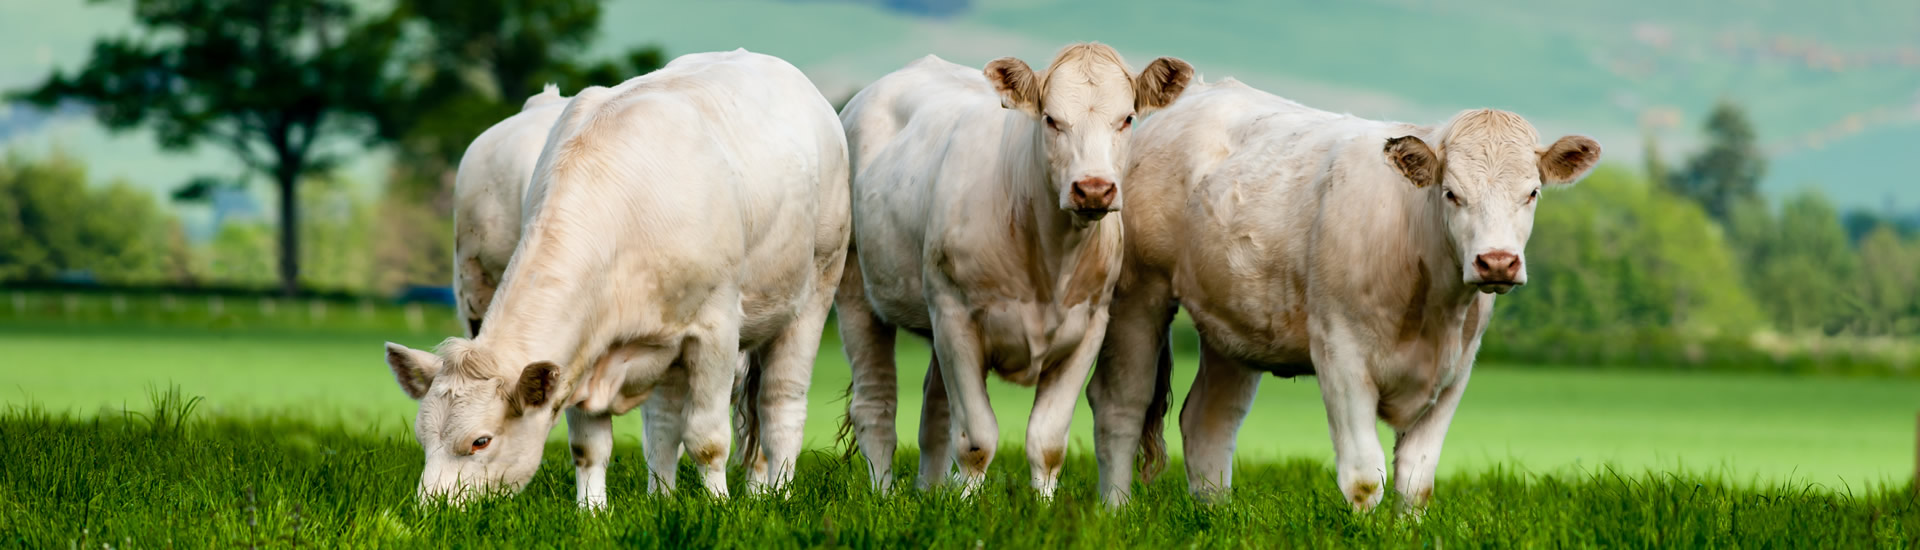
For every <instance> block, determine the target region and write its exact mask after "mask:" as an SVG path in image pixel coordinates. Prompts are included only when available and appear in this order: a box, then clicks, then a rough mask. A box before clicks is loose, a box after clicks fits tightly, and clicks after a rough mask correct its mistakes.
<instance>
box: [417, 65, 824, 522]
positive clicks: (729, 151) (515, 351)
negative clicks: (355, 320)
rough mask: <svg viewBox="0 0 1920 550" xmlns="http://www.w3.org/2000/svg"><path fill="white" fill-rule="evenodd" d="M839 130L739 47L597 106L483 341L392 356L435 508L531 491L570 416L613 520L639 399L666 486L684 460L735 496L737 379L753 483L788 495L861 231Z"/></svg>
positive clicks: (539, 207) (778, 73)
mask: <svg viewBox="0 0 1920 550" xmlns="http://www.w3.org/2000/svg"><path fill="white" fill-rule="evenodd" d="M838 122H839V121H838V120H837V119H836V118H835V117H834V115H833V109H832V107H831V106H830V104H828V103H827V101H826V99H825V98H824V97H822V96H821V95H820V93H819V92H818V91H817V90H816V89H815V88H814V87H813V85H812V83H811V82H809V81H808V80H807V78H806V76H805V75H803V74H802V73H801V72H800V71H799V70H798V69H795V68H794V67H793V66H792V65H789V64H787V63H786V62H784V61H781V60H779V59H777V58H773V57H769V56H765V55H760V54H754V53H749V52H746V51H744V50H739V51H734V52H725V53H705V54H692V55H687V56H682V57H680V58H678V59H676V60H674V61H673V62H672V63H669V64H668V65H667V66H666V67H664V68H662V69H660V70H658V71H655V72H653V73H650V74H648V75H645V76H641V77H637V78H634V79H632V80H628V81H627V82H625V83H622V84H620V85H619V86H615V87H613V88H597V87H596V88H589V89H587V90H583V91H581V92H580V94H579V95H578V96H576V97H575V98H574V99H573V100H572V101H571V102H569V103H568V105H567V108H566V110H565V112H564V113H563V114H562V115H561V116H560V119H559V121H558V122H557V123H556V125H555V126H554V128H553V131H552V132H551V134H550V135H549V137H548V139H547V144H546V146H545V148H544V152H543V153H542V154H541V155H540V158H539V162H538V167H537V168H536V170H535V172H534V178H533V180H532V185H531V187H530V188H529V189H528V191H527V197H528V201H527V209H526V214H525V216H524V218H525V223H524V228H525V232H524V235H523V236H522V238H521V239H520V241H519V243H518V245H517V247H516V249H515V250H514V252H513V255H512V259H511V261H509V262H508V265H507V268H506V271H505V273H504V274H503V276H502V279H501V283H500V289H499V292H498V295H497V296H496V297H495V299H494V301H493V303H492V305H491V306H490V307H489V309H488V310H487V312H486V314H485V326H484V327H483V329H482V330H481V331H480V333H479V335H478V336H477V337H475V338H473V339H472V340H467V339H462V338H454V339H449V340H448V342H447V343H445V344H442V345H441V347H440V348H439V349H438V350H437V351H438V353H437V354H430V353H425V352H419V351H415V350H410V349H407V348H405V347H404V346H398V345H394V344H389V345H388V346H387V353H388V364H389V365H390V366H391V367H392V369H393V372H394V375H395V377H396V378H397V379H398V381H399V382H400V385H401V387H402V388H403V389H405V390H406V391H407V392H408V394H409V395H412V396H414V397H415V398H417V399H420V415H419V418H418V420H417V422H416V432H417V433H416V435H417V436H418V438H419V439H420V441H421V444H422V445H423V446H424V447H425V450H426V463H427V464H426V468H425V471H424V472H423V473H422V476H421V493H422V495H423V496H435V495H448V496H451V497H452V498H455V499H463V498H467V497H469V496H471V494H472V493H473V492H474V491H472V490H474V489H504V490H517V489H518V488H520V487H523V486H525V484H526V483H527V481H528V480H529V479H531V478H532V476H533V474H534V471H535V470H536V469H537V468H538V465H539V460H540V450H541V448H542V446H543V445H544V442H545V440H546V437H547V433H548V432H549V431H550V430H551V429H552V428H553V426H554V425H555V424H556V423H557V422H558V420H559V414H558V413H559V412H560V411H561V410H566V411H567V418H568V425H569V432H570V434H569V438H570V439H571V441H572V442H573V450H574V460H575V465H576V468H577V469H578V470H579V472H578V479H579V480H580V481H579V487H578V490H579V493H578V497H579V500H580V504H581V505H582V506H589V507H597V506H604V505H605V503H606V489H605V474H606V463H607V460H608V459H609V458H610V456H611V452H612V443H613V441H612V432H611V429H612V425H611V421H612V415H614V414H619V413H623V412H625V411H627V410H629V409H631V408H633V407H635V406H639V405H640V404H642V403H644V404H645V405H646V413H647V426H646V428H647V429H646V432H647V433H646V443H647V445H646V447H647V448H646V451H647V458H648V460H647V462H648V465H649V467H650V468H651V469H652V470H653V473H654V476H655V478H654V480H653V483H652V487H653V488H654V490H656V491H665V490H671V488H672V482H673V473H674V465H675V463H676V462H677V457H678V456H679V452H680V450H681V448H682V445H683V444H684V448H685V449H686V451H687V452H688V453H690V454H692V455H693V459H694V462H695V464H696V466H697V467H698V468H699V470H700V472H701V476H702V478H703V481H704V483H705V485H706V488H707V489H708V490H709V491H710V492H712V493H714V494H716V495H725V494H726V492H727V488H726V478H725V470H724V463H725V460H726V457H727V454H728V448H729V441H728V438H727V435H728V421H727V420H728V414H727V405H728V402H729V397H730V395H731V393H732V390H733V386H734V380H735V375H736V368H737V367H740V366H742V365H745V366H746V367H747V370H746V374H745V376H746V378H747V380H749V381H750V383H751V384H752V385H751V386H749V387H747V388H745V389H746V392H745V394H746V396H747V397H748V399H746V401H745V403H743V404H744V405H745V406H747V407H749V408H751V409H752V411H750V412H753V413H755V414H753V417H756V418H760V419H762V422H761V423H760V425H759V426H758V429H757V430H755V431H754V432H753V433H751V434H746V435H758V436H759V440H760V441H761V443H760V444H761V445H762V449H763V454H762V455H761V456H754V457H752V461H751V462H750V470H751V472H750V473H751V475H752V477H751V478H750V479H749V483H748V486H749V487H754V488H763V487H767V486H779V485H781V484H784V483H785V482H786V481H787V480H788V479H790V478H791V476H792V471H793V460H794V458H795V457H796V456H797V455H798V453H799V450H800V449H799V447H800V444H801V438H800V434H801V426H802V425H803V423H804V419H805V406H806V390H807V385H808V382H809V380H810V378H811V374H812V366H813V359H814V354H815V352H816V351H817V349H818V345H819V336H820V330H821V329H822V326H823V325H824V324H825V321H826V317H827V313H828V311H829V308H830V306H831V303H832V293H833V290H834V286H835V285H836V284H837V283H838V281H839V278H840V270H841V268H842V267H843V266H844V254H845V250H846V243H847V238H848V231H849V221H848V211H847V208H848V207H847V205H848V201H847V195H846V189H847V187H846V182H847V174H848V172H847V156H846V142H845V137H844V134H843V133H842V132H841V131H840V126H839V123H838ZM749 447H750V448H751V445H750V446H749Z"/></svg>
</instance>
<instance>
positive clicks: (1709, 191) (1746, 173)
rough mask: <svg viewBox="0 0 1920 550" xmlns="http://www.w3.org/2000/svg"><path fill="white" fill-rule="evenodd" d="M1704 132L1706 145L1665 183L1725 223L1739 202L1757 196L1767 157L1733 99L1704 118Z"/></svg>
mask: <svg viewBox="0 0 1920 550" xmlns="http://www.w3.org/2000/svg"><path fill="white" fill-rule="evenodd" d="M1706 131H1707V148H1706V149H1705V150H1702V151H1700V153H1699V154H1697V155H1694V156H1693V158H1692V159H1690V160H1688V162H1687V165H1686V166H1685V167H1684V168H1683V169H1681V170H1680V171H1679V172H1678V173H1674V174H1671V175H1668V176H1667V177H1668V183H1669V184H1670V185H1671V186H1672V188H1673V189H1674V190H1675V191H1676V192H1678V193H1680V194H1681V195H1684V196H1686V197H1688V198H1691V199H1693V200H1695V201H1697V202H1699V203H1700V205H1701V206H1702V207H1705V208H1706V209H1707V213H1708V214H1712V215H1713V217H1714V218H1716V219H1719V220H1721V221H1723V222H1724V221H1726V220H1727V218H1728V215H1730V214H1732V212H1733V210H1734V207H1735V206H1737V205H1739V204H1740V202H1741V201H1745V200H1748V199H1752V198H1754V197H1758V196H1759V195H1760V178H1761V177H1762V176H1764V175H1766V171H1767V159H1766V156H1765V155H1764V153H1762V152H1761V150H1760V144H1759V138H1758V137H1757V136H1756V134H1755V133H1754V130H1753V122H1752V121H1750V120H1748V118H1747V114H1746V111H1744V110H1741V108H1740V107H1739V106H1738V105H1735V104H1733V103H1732V102H1727V101H1722V102H1720V104H1719V105H1716V106H1714V108H1713V113H1712V114H1711V115H1708V117H1707V124H1706ZM1652 175H1653V176H1655V177H1659V176H1660V174H1652Z"/></svg>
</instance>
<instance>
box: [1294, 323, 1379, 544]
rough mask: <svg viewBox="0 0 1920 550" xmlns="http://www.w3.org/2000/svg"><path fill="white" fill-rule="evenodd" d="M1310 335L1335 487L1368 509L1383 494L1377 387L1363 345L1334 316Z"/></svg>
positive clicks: (1358, 505)
mask: <svg viewBox="0 0 1920 550" xmlns="http://www.w3.org/2000/svg"><path fill="white" fill-rule="evenodd" d="M1324 326H1326V327H1327V328H1326V329H1325V330H1323V331H1321V332H1323V333H1324V334H1316V335H1314V336H1315V338H1314V341H1313V345H1312V349H1311V352H1312V357H1313V364H1314V371H1315V374H1316V375H1317V376H1318V377H1319V379H1320V399H1321V400H1322V401H1324V402H1325V405H1326V407H1327V428H1328V432H1329V433H1330V435H1332V437H1333V455H1334V462H1335V465H1334V467H1335V469H1336V471H1337V472H1338V480H1339V483H1340V492H1341V494H1343V495H1345V496H1346V499H1347V502H1348V503H1350V504H1352V505H1353V508H1354V509H1355V510H1360V511H1366V510H1372V509H1373V507H1374V506H1377V505H1379V504H1380V498H1381V496H1382V495H1383V494H1385V493H1386V491H1385V490H1383V489H1384V483H1385V482H1386V466H1385V463H1386V457H1385V453H1384V452H1383V451H1382V450H1381V448H1380V434H1379V433H1378V432H1377V431H1376V428H1375V423H1376V418H1377V416H1376V414H1377V413H1376V411H1377V410H1378V405H1379V402H1380V392H1379V390H1378V389H1377V388H1376V387H1375V386H1374V383H1373V378H1372V376H1371V375H1370V374H1369V373H1368V369H1367V360H1366V357H1365V355H1363V354H1364V353H1365V350H1364V349H1363V348H1362V347H1361V346H1360V345H1358V343H1357V340H1356V339H1355V338H1354V336H1353V334H1352V332H1351V330H1350V329H1348V328H1347V327H1346V326H1345V325H1343V324H1342V323H1340V322H1338V321H1334V322H1330V323H1326V324H1325V325H1324Z"/></svg>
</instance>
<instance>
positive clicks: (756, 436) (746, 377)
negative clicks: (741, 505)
mask: <svg viewBox="0 0 1920 550" xmlns="http://www.w3.org/2000/svg"><path fill="white" fill-rule="evenodd" d="M765 375H766V369H765V368H762V365H761V364H760V361H759V358H758V357H754V356H751V355H750V356H749V357H748V359H747V369H746V372H743V373H740V374H739V375H738V376H736V377H735V378H734V383H733V422H734V424H733V438H734V445H735V447H736V452H735V453H734V455H733V458H734V460H735V461H736V462H735V463H736V464H740V465H743V466H750V465H752V464H755V463H757V462H758V460H759V455H760V424H761V418H760V380H761V378H763V377H765Z"/></svg>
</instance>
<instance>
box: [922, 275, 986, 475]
mask: <svg viewBox="0 0 1920 550" xmlns="http://www.w3.org/2000/svg"><path fill="white" fill-rule="evenodd" d="M935 302H936V304H937V305H936V306H935V307H934V315H933V349H934V355H935V357H937V358H938V359H939V363H940V379H941V382H942V383H944V384H945V385H946V388H947V401H948V402H949V403H950V405H951V410H952V411H953V423H954V429H953V433H954V437H953V444H954V453H953V454H954V459H955V462H958V463H959V471H958V472H957V474H956V477H957V481H959V482H960V486H961V494H963V495H971V494H973V490H974V489H976V488H978V487H979V486H980V483H981V482H983V481H986V479H987V465H988V464H990V463H992V462H993V453H994V450H995V449H996V448H997V447H998V446H999V444H1000V426H999V423H998V422H997V421H996V420H995V419H994V417H993V407H992V406H991V404H990V403H988V401H987V376H986V365H985V364H984V363H983V359H984V354H983V353H982V352H981V350H980V337H979V332H978V331H977V330H976V329H975V327H974V326H973V320H972V319H971V318H970V316H969V315H968V314H967V312H966V309H965V307H964V306H962V305H961V304H960V303H959V299H958V298H955V297H952V296H938V297H936V298H935Z"/></svg>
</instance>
